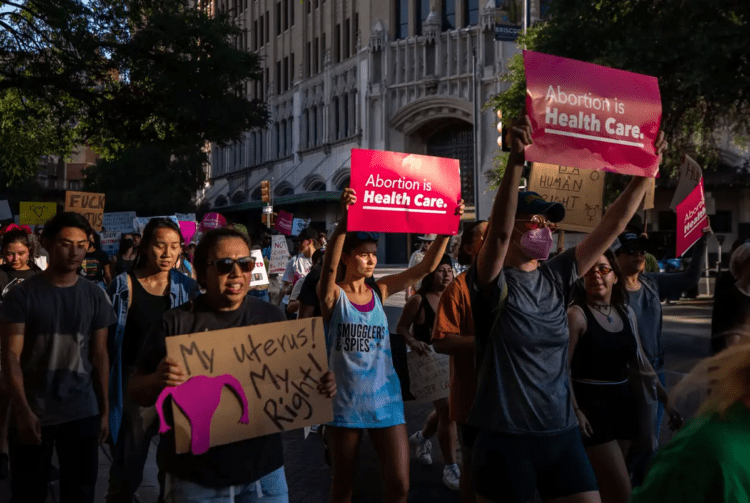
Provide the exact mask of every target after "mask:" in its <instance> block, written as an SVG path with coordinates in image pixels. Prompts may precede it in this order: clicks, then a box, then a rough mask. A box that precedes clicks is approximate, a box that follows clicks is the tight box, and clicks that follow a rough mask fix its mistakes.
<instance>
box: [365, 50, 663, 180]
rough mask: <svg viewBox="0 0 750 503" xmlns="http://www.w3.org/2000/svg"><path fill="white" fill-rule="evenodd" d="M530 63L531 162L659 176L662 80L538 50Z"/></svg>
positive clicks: (529, 56) (528, 56)
mask: <svg viewBox="0 0 750 503" xmlns="http://www.w3.org/2000/svg"><path fill="white" fill-rule="evenodd" d="M523 57H524V68H525V70H526V88H527V93H526V110H527V111H528V115H529V118H530V119H531V127H532V135H531V136H532V138H533V140H534V143H533V144H531V145H529V146H528V147H526V160H527V161H532V162H544V163H551V164H560V165H563V166H575V167H577V168H582V169H595V170H606V171H613V172H616V173H621V174H625V175H638V176H648V177H655V176H656V175H657V173H658V171H659V157H658V155H657V154H656V147H655V143H656V137H657V135H658V132H659V125H660V123H661V96H660V94H659V84H658V82H657V79H656V78H655V77H649V76H647V75H640V74H637V73H631V72H626V71H623V70H616V69H613V68H607V67H604V66H599V65H594V64H591V63H584V62H582V61H576V60H573V59H566V58H559V57H557V56H550V55H547V54H541V53H538V52H533V51H523ZM352 175H353V173H352Z"/></svg>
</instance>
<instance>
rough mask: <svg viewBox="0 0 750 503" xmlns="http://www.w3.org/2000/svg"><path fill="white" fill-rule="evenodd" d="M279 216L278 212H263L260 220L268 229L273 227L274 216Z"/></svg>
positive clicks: (274, 222)
mask: <svg viewBox="0 0 750 503" xmlns="http://www.w3.org/2000/svg"><path fill="white" fill-rule="evenodd" d="M277 216H279V214H278V213H271V214H268V213H264V214H263V215H261V222H263V225H265V226H266V227H268V228H269V229H270V228H271V227H273V226H274V225H275V224H276V217H277Z"/></svg>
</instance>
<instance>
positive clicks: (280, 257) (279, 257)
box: [268, 235, 289, 274]
mask: <svg viewBox="0 0 750 503" xmlns="http://www.w3.org/2000/svg"><path fill="white" fill-rule="evenodd" d="M287 261H289V248H287V247H286V238H285V237H284V236H281V235H275V236H271V263H270V266H269V270H268V274H282V273H283V272H284V270H285V269H286V263H287Z"/></svg>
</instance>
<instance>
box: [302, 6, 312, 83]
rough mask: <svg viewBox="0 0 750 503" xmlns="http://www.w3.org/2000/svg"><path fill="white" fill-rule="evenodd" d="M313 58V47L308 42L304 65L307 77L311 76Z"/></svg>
mask: <svg viewBox="0 0 750 503" xmlns="http://www.w3.org/2000/svg"><path fill="white" fill-rule="evenodd" d="M308 5H310V4H308ZM311 58H312V46H311V44H310V42H308V43H306V44H305V63H304V65H305V77H309V76H310V75H311V74H310V70H311V67H310V65H311V62H312V59H311Z"/></svg>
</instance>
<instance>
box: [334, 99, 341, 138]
mask: <svg viewBox="0 0 750 503" xmlns="http://www.w3.org/2000/svg"><path fill="white" fill-rule="evenodd" d="M340 125H341V121H340V120H339V98H338V96H337V97H335V98H333V135H332V136H333V137H334V138H335V139H339V138H340V135H339V132H340V129H339V126H340Z"/></svg>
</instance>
